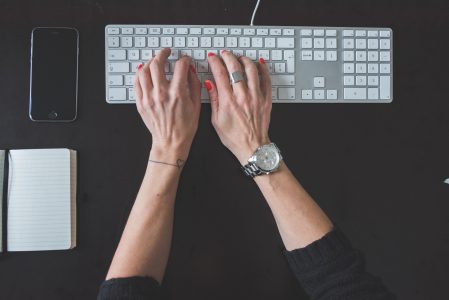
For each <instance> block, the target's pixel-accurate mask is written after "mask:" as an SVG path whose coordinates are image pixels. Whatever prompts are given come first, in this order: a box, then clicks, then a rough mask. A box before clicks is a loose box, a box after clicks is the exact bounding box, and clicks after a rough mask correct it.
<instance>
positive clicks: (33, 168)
mask: <svg viewBox="0 0 449 300" xmlns="http://www.w3.org/2000/svg"><path fill="white" fill-rule="evenodd" d="M70 177H71V176H70V150H68V149H37V150H34V149H31V150H11V151H10V159H9V182H8V186H9V191H8V220H7V223H8V227H7V248H8V251H34V250H59V249H69V248H71V199H70V197H71V189H70Z"/></svg>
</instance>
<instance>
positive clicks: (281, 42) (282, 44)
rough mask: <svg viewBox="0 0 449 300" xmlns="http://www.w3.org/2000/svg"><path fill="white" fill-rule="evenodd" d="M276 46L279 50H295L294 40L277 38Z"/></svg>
mask: <svg viewBox="0 0 449 300" xmlns="http://www.w3.org/2000/svg"><path fill="white" fill-rule="evenodd" d="M277 45H278V47H279V48H295V39H294V38H277Z"/></svg>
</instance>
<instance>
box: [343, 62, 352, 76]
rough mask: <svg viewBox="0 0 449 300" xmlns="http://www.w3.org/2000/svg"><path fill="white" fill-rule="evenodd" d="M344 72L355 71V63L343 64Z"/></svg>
mask: <svg viewBox="0 0 449 300" xmlns="http://www.w3.org/2000/svg"><path fill="white" fill-rule="evenodd" d="M343 73H345V74H348V73H354V64H353V63H345V64H343Z"/></svg>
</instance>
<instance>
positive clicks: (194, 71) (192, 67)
mask: <svg viewBox="0 0 449 300" xmlns="http://www.w3.org/2000/svg"><path fill="white" fill-rule="evenodd" d="M189 68H190V71H192V72H193V73H194V74H196V69H195V66H194V65H190V66H189Z"/></svg>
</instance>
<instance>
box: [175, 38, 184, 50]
mask: <svg viewBox="0 0 449 300" xmlns="http://www.w3.org/2000/svg"><path fill="white" fill-rule="evenodd" d="M185 46H186V38H185V37H183V36H177V37H175V47H176V48H184V47H185Z"/></svg>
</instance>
